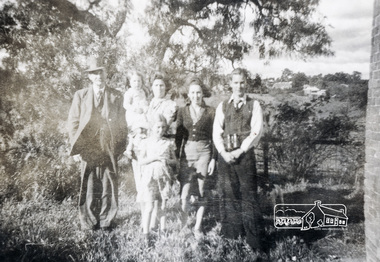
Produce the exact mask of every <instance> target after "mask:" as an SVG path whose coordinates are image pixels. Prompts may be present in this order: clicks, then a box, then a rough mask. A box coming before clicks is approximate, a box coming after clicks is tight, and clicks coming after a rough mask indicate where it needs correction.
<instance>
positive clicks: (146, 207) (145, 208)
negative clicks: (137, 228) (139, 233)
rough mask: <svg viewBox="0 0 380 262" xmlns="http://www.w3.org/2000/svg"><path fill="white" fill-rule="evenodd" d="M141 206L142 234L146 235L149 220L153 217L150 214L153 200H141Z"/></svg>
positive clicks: (148, 228) (148, 229)
mask: <svg viewBox="0 0 380 262" xmlns="http://www.w3.org/2000/svg"><path fill="white" fill-rule="evenodd" d="M141 207H142V219H141V224H142V228H143V234H144V235H148V234H149V231H150V224H151V220H152V218H153V216H152V211H153V202H142V203H141Z"/></svg>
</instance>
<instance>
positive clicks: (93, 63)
mask: <svg viewBox="0 0 380 262" xmlns="http://www.w3.org/2000/svg"><path fill="white" fill-rule="evenodd" d="M99 61H100V59H99V58H97V57H95V56H90V57H88V58H87V67H88V68H87V69H86V70H85V72H93V71H98V70H103V69H104V66H102V65H101V64H100V62H99Z"/></svg>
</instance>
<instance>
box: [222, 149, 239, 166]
mask: <svg viewBox="0 0 380 262" xmlns="http://www.w3.org/2000/svg"><path fill="white" fill-rule="evenodd" d="M220 154H221V156H222V157H223V159H224V161H226V163H227V164H233V163H235V161H236V159H235V157H234V156H233V155H232V154H231V152H226V151H222V152H221V153H220Z"/></svg>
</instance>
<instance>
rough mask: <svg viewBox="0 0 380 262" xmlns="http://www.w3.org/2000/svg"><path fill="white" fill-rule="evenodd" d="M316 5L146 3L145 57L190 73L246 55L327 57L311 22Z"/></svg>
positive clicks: (318, 27)
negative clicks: (178, 67)
mask: <svg viewBox="0 0 380 262" xmlns="http://www.w3.org/2000/svg"><path fill="white" fill-rule="evenodd" d="M318 2H319V1H315V0H313V1H298V0H286V1H283V0H266V1H257V0H249V1H243V0H234V1H231V0H207V1H199V0H190V1H182V0H175V1H169V0H163V1H151V4H150V5H148V7H147V9H146V17H145V18H143V19H142V20H143V23H144V25H145V26H146V27H147V28H148V33H149V36H150V37H151V41H150V42H149V44H148V46H147V48H146V49H145V50H144V51H145V52H148V53H149V54H150V56H152V57H154V58H155V59H154V63H155V64H156V66H163V65H165V64H166V65H167V66H182V68H184V69H185V70H189V71H191V72H199V71H200V70H201V69H202V68H208V67H211V68H217V66H218V64H219V63H220V60H221V59H222V60H223V59H224V60H226V61H229V62H231V63H232V65H233V66H234V65H235V63H238V62H239V61H241V60H242V58H243V57H244V55H245V54H248V53H249V52H256V53H259V54H260V57H261V58H265V59H269V58H273V57H276V56H279V55H280V54H284V53H285V54H293V55H295V56H297V57H299V58H306V57H313V56H318V55H332V54H333V53H332V51H331V50H330V49H329V46H330V43H331V39H330V37H329V36H328V34H327V33H326V31H325V28H324V26H323V24H322V23H321V22H313V21H315V20H312V19H311V18H312V17H313V15H314V13H315V8H316V6H317V5H318ZM247 27H248V28H251V29H252V31H253V33H252V34H251V36H250V38H249V39H246V38H244V37H243V33H245V32H246V31H245V28H247ZM200 58H201V59H200Z"/></svg>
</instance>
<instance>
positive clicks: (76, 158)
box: [73, 155, 82, 162]
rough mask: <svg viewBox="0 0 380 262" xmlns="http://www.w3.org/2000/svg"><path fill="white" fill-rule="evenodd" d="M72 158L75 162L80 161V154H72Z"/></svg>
mask: <svg viewBox="0 0 380 262" xmlns="http://www.w3.org/2000/svg"><path fill="white" fill-rule="evenodd" d="M73 159H74V161H75V162H80V161H82V158H81V156H80V155H74V156H73Z"/></svg>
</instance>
